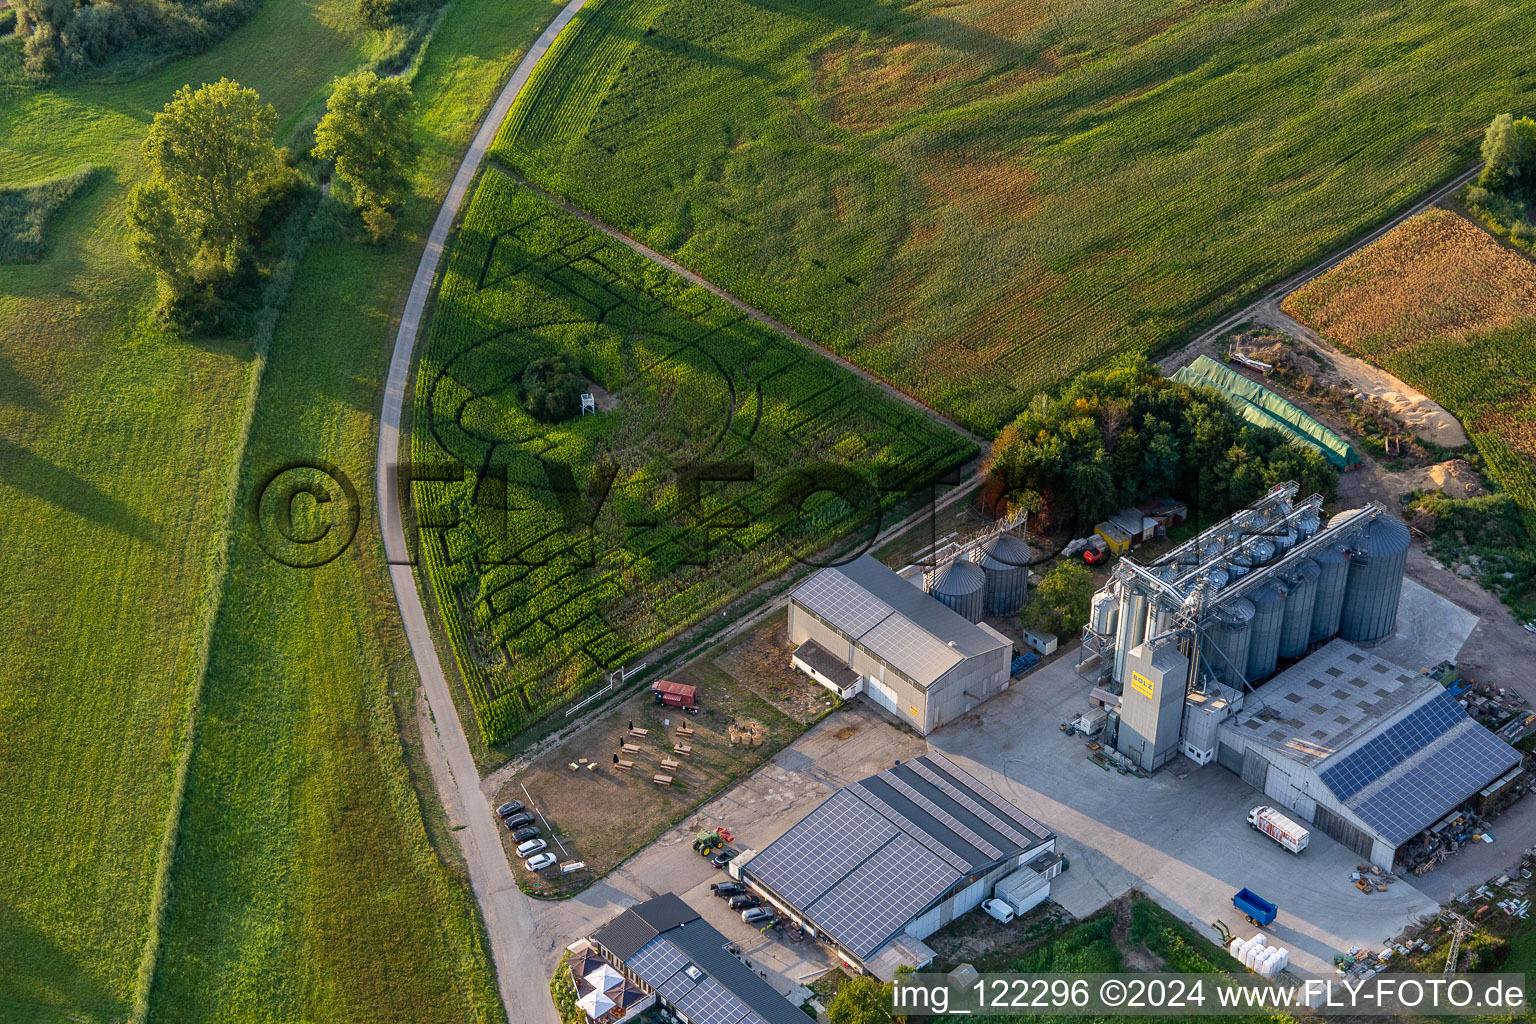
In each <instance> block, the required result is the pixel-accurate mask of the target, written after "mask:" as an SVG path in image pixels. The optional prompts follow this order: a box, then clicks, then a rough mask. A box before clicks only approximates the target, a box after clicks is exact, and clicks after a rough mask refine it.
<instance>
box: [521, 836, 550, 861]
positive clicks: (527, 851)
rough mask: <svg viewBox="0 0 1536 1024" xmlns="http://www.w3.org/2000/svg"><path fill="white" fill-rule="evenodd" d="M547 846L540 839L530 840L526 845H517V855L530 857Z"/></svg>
mask: <svg viewBox="0 0 1536 1024" xmlns="http://www.w3.org/2000/svg"><path fill="white" fill-rule="evenodd" d="M548 845H549V844H548V843H546V842H545V841H544V840H542V839H530V840H528V841H527V842H526V843H519V844H518V845H517V855H518V856H519V857H532V856H533V855H534V854H536V853H538V852H539V851H540V850H542V849H544V848H545V847H546V846H548Z"/></svg>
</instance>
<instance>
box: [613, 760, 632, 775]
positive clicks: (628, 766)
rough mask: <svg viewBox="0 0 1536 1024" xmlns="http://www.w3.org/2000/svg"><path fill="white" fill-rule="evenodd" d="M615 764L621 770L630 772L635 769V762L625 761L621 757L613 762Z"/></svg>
mask: <svg viewBox="0 0 1536 1024" xmlns="http://www.w3.org/2000/svg"><path fill="white" fill-rule="evenodd" d="M613 766H614V767H615V768H617V769H618V770H619V771H621V772H628V771H633V770H634V767H635V762H633V761H625V760H623V759H622V758H621V759H620V760H617V761H615V762H613Z"/></svg>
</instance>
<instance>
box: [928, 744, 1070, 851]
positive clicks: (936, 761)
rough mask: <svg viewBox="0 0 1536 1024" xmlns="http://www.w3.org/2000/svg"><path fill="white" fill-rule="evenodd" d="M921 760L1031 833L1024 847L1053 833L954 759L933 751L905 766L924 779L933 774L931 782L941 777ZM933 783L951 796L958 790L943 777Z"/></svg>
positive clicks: (1047, 837)
mask: <svg viewBox="0 0 1536 1024" xmlns="http://www.w3.org/2000/svg"><path fill="white" fill-rule="evenodd" d="M924 761H930V762H932V763H933V765H934V766H935V767H937V768H940V769H942V770H943V771H944V773H945V774H946V775H949V776H950V777H951V778H953V779H955V780H956V781H957V782H959V783H960V784H961V785H962V786H965V787H966V788H968V789H969V790H970V791H971V792H972V793H975V794H977V795H978V796H980V797H981V798H982V799H984V800H986V801H987V803H989V804H990V805H991V806H992V808H993V809H995V810H997V811H1001V812H1002V813H1003V814H1005V815H1007V816H1008V817H1009V818H1010V819H1011V820H1012V821H1013V822H1014V823H1015V824H1017V825H1018V826H1019V827H1020V828H1022V829H1024V830H1025V831H1026V832H1028V833H1030V834H1031V835H1032V836H1034V839H1033V840H1030V841H1029V842H1026V843H1025V844H1024V845H1025V846H1032V845H1033V844H1034V843H1035V842H1039V841H1041V840H1045V839H1049V838H1051V836H1052V835H1053V833H1052V832H1051V830H1050V829H1048V828H1046V827H1045V826H1044V825H1042V824H1040V823H1039V822H1038V821H1036V820H1035V819H1034V818H1031V817H1030V816H1029V815H1027V814H1025V813H1024V812H1023V811H1021V810H1019V808H1017V807H1015V806H1014V805H1013V804H1012V803H1010V802H1008V801H1007V800H1006V799H1004V798H1003V796H1002V794H1000V793H998V792H997V791H996V790H994V789H992V788H991V787H990V786H987V785H986V784H984V783H983V782H981V781H980V780H979V779H977V778H976V776H974V775H972V774H971V773H970V772H968V771H966V770H965V769H964V768H961V767H960V766H959V765H957V764H955V762H953V761H951V760H950V759H949V758H947V757H945V756H944V755H943V754H941V753H939V752H938V751H937V750H934V751H930V752H929V753H927V754H924V755H923V756H922V757H921V758H918V759H917V760H916V761H908V762H907V767H909V768H911V769H912V770H913V771H915V772H917V773H918V774H920V775H922V776H923V777H924V778H928V777H929V776H930V775H931V776H934V778H933V779H929V781H930V782H933V781H934V779H942V778H943V777H942V776H940V775H938V773H936V772H934V771H933V769H932V768H929V767H928V765H926V764H924V763H923V762H924ZM936 784H937V785H938V786H939V788H940V789H943V790H944V791H945V792H946V793H949V794H950V795H951V796H955V795H956V793H958V792H959V790H958V789H956V788H955V787H954V786H952V785H950V784H949V782H948V780H943V781H941V782H938V783H936ZM951 790H954V792H951ZM982 820H984V821H985V820H986V818H985V817H983V818H982Z"/></svg>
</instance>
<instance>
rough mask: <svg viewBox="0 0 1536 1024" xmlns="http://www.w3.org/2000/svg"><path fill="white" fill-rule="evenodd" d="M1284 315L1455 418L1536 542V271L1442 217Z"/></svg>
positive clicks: (1414, 225) (1307, 290)
mask: <svg viewBox="0 0 1536 1024" xmlns="http://www.w3.org/2000/svg"><path fill="white" fill-rule="evenodd" d="M1284 309H1285V311H1286V312H1287V313H1289V314H1290V315H1291V316H1293V317H1295V318H1296V319H1298V320H1300V321H1302V322H1303V323H1306V324H1308V325H1309V326H1311V327H1314V328H1316V329H1317V331H1318V332H1319V333H1321V334H1322V335H1323V336H1324V337H1326V338H1327V339H1328V340H1329V341H1331V342H1333V343H1334V344H1336V345H1338V346H1340V347H1341V348H1343V349H1345V350H1347V351H1350V352H1354V353H1356V354H1357V355H1360V356H1362V357H1365V358H1368V359H1371V360H1373V361H1375V362H1377V363H1379V364H1380V365H1381V366H1383V367H1385V368H1386V369H1388V370H1390V371H1391V372H1393V373H1395V374H1397V376H1399V377H1401V378H1402V379H1403V380H1405V381H1407V382H1408V383H1409V384H1412V385H1413V386H1414V387H1416V388H1418V389H1419V390H1421V391H1423V392H1424V393H1425V394H1427V395H1429V396H1430V397H1431V398H1433V399H1435V401H1437V402H1439V403H1440V404H1441V405H1444V406H1445V407H1446V408H1447V409H1449V410H1450V411H1451V412H1452V413H1454V414H1455V415H1456V417H1457V418H1458V419H1460V420H1461V421H1462V425H1463V426H1464V427H1466V430H1467V435H1468V436H1469V437H1470V438H1471V439H1472V442H1473V444H1475V445H1476V446H1477V450H1478V451H1479V452H1480V453H1481V454H1482V456H1483V459H1484V461H1485V463H1486V464H1487V468H1488V471H1489V473H1490V474H1491V475H1492V476H1493V478H1494V479H1495V480H1497V481H1498V483H1499V485H1500V486H1501V487H1503V488H1504V490H1505V491H1506V492H1507V493H1508V494H1509V495H1510V497H1512V498H1513V499H1514V500H1515V501H1516V503H1517V504H1518V505H1519V507H1520V510H1521V513H1522V515H1523V517H1524V520H1525V524H1526V530H1527V533H1529V535H1530V536H1531V537H1533V538H1536V262H1532V261H1531V260H1530V259H1528V258H1526V257H1524V256H1522V255H1520V254H1519V253H1516V252H1512V251H1511V250H1509V249H1506V248H1504V247H1503V246H1501V245H1499V243H1498V242H1496V241H1494V240H1493V239H1492V238H1490V237H1489V236H1488V235H1487V234H1485V233H1484V232H1483V231H1482V230H1480V229H1479V228H1477V227H1476V226H1475V225H1473V224H1472V223H1470V222H1469V221H1467V220H1466V219H1464V218H1462V217H1460V216H1458V215H1456V214H1454V213H1451V212H1449V211H1447V210H1439V209H1432V210H1428V211H1426V212H1425V213H1423V214H1421V215H1419V216H1417V217H1415V218H1413V219H1412V220H1409V221H1407V222H1405V223H1404V224H1402V225H1401V226H1400V227H1398V228H1397V229H1396V230H1394V231H1393V232H1391V233H1390V234H1388V235H1387V236H1386V237H1384V238H1382V239H1380V240H1379V241H1377V242H1375V243H1373V244H1371V245H1369V246H1366V247H1365V248H1364V249H1361V250H1360V251H1359V252H1358V253H1355V254H1354V255H1353V256H1351V257H1350V258H1349V259H1347V260H1344V261H1343V262H1341V263H1340V264H1339V265H1338V266H1337V267H1334V268H1333V269H1332V270H1330V271H1329V272H1328V273H1326V274H1324V275H1322V276H1321V277H1319V278H1317V279H1316V280H1314V281H1312V282H1310V283H1309V284H1307V285H1306V286H1304V287H1302V288H1300V289H1298V290H1297V291H1296V292H1295V293H1293V294H1292V295H1291V296H1289V297H1288V298H1287V299H1286V300H1285V303H1284Z"/></svg>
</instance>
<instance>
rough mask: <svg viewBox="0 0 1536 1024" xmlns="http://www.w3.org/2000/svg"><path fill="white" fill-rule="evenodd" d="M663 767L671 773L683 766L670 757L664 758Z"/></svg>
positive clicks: (662, 760)
mask: <svg viewBox="0 0 1536 1024" xmlns="http://www.w3.org/2000/svg"><path fill="white" fill-rule="evenodd" d="M661 766H662V767H663V768H665V769H667V770H668V771H671V770H672V769H674V768H679V767H681V765H679V764H678V763H677V762H676V761H674V760H672V759H671V758H670V757H664V758H662V759H661Z"/></svg>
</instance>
